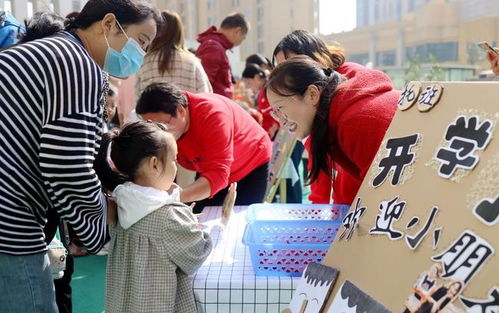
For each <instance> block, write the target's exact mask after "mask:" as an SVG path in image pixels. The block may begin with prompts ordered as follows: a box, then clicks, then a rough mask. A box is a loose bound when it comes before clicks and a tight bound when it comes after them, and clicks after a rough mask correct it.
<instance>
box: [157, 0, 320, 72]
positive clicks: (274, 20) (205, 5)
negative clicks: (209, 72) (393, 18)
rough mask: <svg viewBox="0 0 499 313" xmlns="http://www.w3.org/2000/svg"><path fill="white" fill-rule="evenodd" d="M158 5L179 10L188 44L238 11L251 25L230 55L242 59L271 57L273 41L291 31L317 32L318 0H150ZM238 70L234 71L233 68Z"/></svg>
mask: <svg viewBox="0 0 499 313" xmlns="http://www.w3.org/2000/svg"><path fill="white" fill-rule="evenodd" d="M152 1H153V3H154V4H155V5H156V6H157V7H158V8H159V9H168V10H173V11H176V12H177V13H179V15H180V16H181V17H182V21H183V22H184V27H185V29H186V39H187V40H188V44H189V45H193V46H195V45H196V44H195V40H196V37H197V35H198V34H199V33H200V32H202V31H204V30H205V29H207V28H208V27H210V26H211V25H215V26H217V27H219V26H220V23H221V22H222V20H223V19H224V18H225V16H227V15H228V14H230V13H233V12H240V13H243V14H244V15H245V17H246V18H247V19H248V21H249V22H250V24H251V29H250V31H249V33H248V36H247V37H246V40H245V41H244V42H243V44H242V45H241V47H240V48H237V49H234V54H235V56H234V55H232V56H231V59H233V60H236V61H239V63H241V61H243V60H244V59H245V58H246V57H247V56H248V55H250V54H253V53H257V52H258V53H261V54H263V55H264V56H267V57H269V58H270V57H271V56H272V52H273V50H274V47H275V46H276V44H277V43H278V42H279V41H280V40H281V39H282V38H283V37H284V36H285V35H287V34H289V33H290V32H291V31H293V30H296V29H305V30H308V31H311V32H314V33H318V32H319V1H318V0H152ZM235 72H236V73H237V71H235Z"/></svg>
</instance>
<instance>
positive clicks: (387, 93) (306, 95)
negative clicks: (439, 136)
mask: <svg viewBox="0 0 499 313" xmlns="http://www.w3.org/2000/svg"><path fill="white" fill-rule="evenodd" d="M344 66H345V65H343V67H344ZM346 73H347V77H348V79H346V77H345V76H343V75H341V74H340V72H339V71H334V70H332V69H331V68H326V67H324V66H323V65H322V64H320V63H318V62H316V61H314V60H313V59H312V58H310V57H308V56H305V55H297V54H296V53H295V56H293V57H290V58H289V59H287V60H285V61H282V63H280V64H279V65H278V66H277V67H276V68H275V69H274V70H273V71H272V73H271V75H270V78H269V81H268V84H267V97H268V99H269V102H270V104H271V107H272V109H273V111H274V113H273V114H274V115H275V116H276V118H277V119H279V120H280V122H281V123H282V124H284V125H287V126H288V128H289V129H290V130H291V131H294V132H295V133H296V134H297V136H298V138H302V139H303V138H306V137H309V140H308V142H309V143H310V146H309V147H308V149H309V155H310V162H311V164H312V166H311V171H310V175H309V179H310V182H311V183H312V184H314V183H315V182H317V181H318V180H319V179H320V180H322V181H321V183H324V185H325V186H326V187H325V188H323V189H324V190H323V191H324V194H325V196H322V197H321V201H314V202H315V203H329V199H330V193H331V181H333V185H334V186H333V188H334V192H335V194H333V201H334V202H335V203H340V204H350V203H351V202H352V201H353V198H354V197H355V195H356V193H357V190H358V189H359V187H360V185H361V183H362V180H363V179H364V176H365V175H366V172H367V170H368V168H369V166H370V165H371V162H372V160H373V158H374V156H375V154H376V152H377V150H378V147H379V145H380V143H381V140H382V139H383V137H384V134H385V132H386V129H387V128H388V126H389V125H390V122H391V119H392V117H393V114H394V112H395V109H396V102H397V100H398V95H399V94H398V92H396V91H394V90H393V88H392V85H391V82H390V80H389V78H388V77H387V76H386V75H385V74H384V73H382V72H379V71H373V70H368V69H365V68H363V67H361V66H356V65H352V64H349V65H348V71H346ZM352 73H355V74H352ZM306 146H307V145H306ZM333 170H335V171H338V170H341V171H342V172H341V173H340V175H341V176H340V177H342V179H345V177H347V178H348V180H344V181H343V182H345V181H346V182H348V183H347V184H342V185H336V184H334V183H335V179H334V178H333ZM345 175H347V176H345ZM324 180H329V182H324ZM336 187H339V188H336ZM342 188H344V189H345V190H343V189H342ZM312 192H317V190H314V189H312Z"/></svg>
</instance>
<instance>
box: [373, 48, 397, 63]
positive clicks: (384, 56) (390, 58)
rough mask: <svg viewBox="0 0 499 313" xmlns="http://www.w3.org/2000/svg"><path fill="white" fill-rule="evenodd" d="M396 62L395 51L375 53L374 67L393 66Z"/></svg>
mask: <svg viewBox="0 0 499 313" xmlns="http://www.w3.org/2000/svg"><path fill="white" fill-rule="evenodd" d="M395 62H396V53H395V50H389V51H380V52H376V65H379V66H394V65H395Z"/></svg>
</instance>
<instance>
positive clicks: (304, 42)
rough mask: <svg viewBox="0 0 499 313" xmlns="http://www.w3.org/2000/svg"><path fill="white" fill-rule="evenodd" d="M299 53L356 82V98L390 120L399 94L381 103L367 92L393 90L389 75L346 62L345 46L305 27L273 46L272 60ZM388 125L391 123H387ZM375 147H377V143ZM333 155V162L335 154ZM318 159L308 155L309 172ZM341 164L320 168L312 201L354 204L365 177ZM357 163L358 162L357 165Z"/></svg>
mask: <svg viewBox="0 0 499 313" xmlns="http://www.w3.org/2000/svg"><path fill="white" fill-rule="evenodd" d="M297 55H306V56H308V57H310V58H312V59H313V60H314V61H316V62H318V63H319V64H320V65H322V67H324V68H329V69H331V70H334V71H335V72H337V73H338V74H340V75H341V76H342V77H344V78H345V79H347V80H353V81H354V82H353V83H352V84H356V88H358V89H359V90H358V95H357V97H356V98H358V99H364V100H363V102H365V103H368V104H371V105H373V108H375V110H376V112H373V113H374V118H377V117H378V115H379V117H380V118H381V119H388V120H389V121H391V118H392V117H393V114H394V113H395V109H396V102H397V100H396V99H395V98H397V95H396V93H395V92H393V93H392V98H391V100H390V101H389V102H387V103H385V104H384V105H379V104H378V103H379V100H378V99H379V97H378V96H377V95H376V94H373V95H372V96H369V94H368V91H370V90H376V92H378V91H377V90H378V88H381V89H380V90H385V91H391V90H392V89H393V87H392V83H391V82H390V80H389V78H388V77H387V76H386V75H384V74H382V73H380V72H377V71H372V70H370V69H367V68H366V67H364V66H362V65H360V64H356V63H350V62H345V56H344V53H343V49H342V48H341V47H340V46H338V45H336V46H327V45H326V44H325V43H324V41H323V40H322V39H320V38H319V37H317V36H315V35H314V34H312V33H310V32H307V31H305V30H295V31H293V32H292V33H290V34H289V35H287V36H286V37H284V38H283V39H282V40H281V41H280V42H279V43H278V44H277V46H276V47H275V49H274V53H273V62H274V63H276V64H279V63H282V62H284V61H285V60H286V59H288V58H291V57H293V56H297ZM371 75H372V77H371ZM352 98H355V97H352ZM355 101H356V100H355ZM349 102H352V103H345V104H344V105H345V106H346V105H351V104H353V103H354V99H350V100H349ZM360 105H362V104H359V105H358V106H357V107H360ZM352 111H354V110H349V111H347V112H352ZM347 116H348V115H347ZM340 117H341V119H343V118H344V117H343V116H337V118H340ZM357 117H360V114H357ZM389 121H388V124H389ZM334 123H336V122H334ZM366 127H367V129H366V130H365V131H369V125H364V126H363V128H362V129H364V128H366ZM386 127H388V126H387V125H386ZM386 127H385V130H386ZM359 131H360V129H359V130H352V132H353V133H359ZM359 134H362V131H360V133H359ZM383 134H384V131H383ZM369 138H370V137H369V136H367V137H364V138H359V139H364V140H368V139H369ZM311 139H312V137H310V138H308V139H307V140H306V142H305V148H307V150H308V151H309V153H310V151H311V147H310V144H311ZM362 142H363V140H360V141H359V143H358V144H357V145H355V146H356V147H361V146H362ZM352 143H353V142H352ZM378 145H379V143H378ZM375 146H376V147H377V145H375ZM376 147H372V149H373V151H366V152H367V153H368V155H371V154H373V153H376V151H377V148H376ZM375 150H376V151H375ZM332 157H333V161H334V159H335V157H334V156H332ZM315 159H316V158H314V157H310V158H309V164H308V165H309V166H308V168H309V171H312V170H313V168H314V164H313V162H314V160H315ZM329 161H331V160H328V162H329ZM340 163H342V162H337V161H336V162H332V165H331V168H328V170H327V171H325V170H324V171H323V170H320V171H319V173H318V175H317V177H316V178H315V179H313V180H312V181H311V186H310V191H311V193H310V197H309V199H310V201H312V202H313V203H330V202H331V200H333V202H334V203H339V204H350V203H352V201H353V199H354V197H355V195H356V194H357V191H358V190H359V188H360V185H361V184H362V179H363V178H364V176H363V175H360V176H359V175H358V171H359V170H360V169H359V168H357V169H356V170H353V169H348V168H342V167H341V164H340ZM358 166H359V165H358V164H357V165H356V166H355V167H358ZM332 171H334V179H331V177H332V176H333V174H332V173H331V172H332ZM331 191H332V192H331Z"/></svg>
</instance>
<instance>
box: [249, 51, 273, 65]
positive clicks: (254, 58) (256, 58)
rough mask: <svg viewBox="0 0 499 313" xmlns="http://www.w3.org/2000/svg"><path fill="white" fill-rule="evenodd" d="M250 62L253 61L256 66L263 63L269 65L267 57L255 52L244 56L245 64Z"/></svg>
mask: <svg viewBox="0 0 499 313" xmlns="http://www.w3.org/2000/svg"><path fill="white" fill-rule="evenodd" d="M250 63H253V64H256V65H258V66H262V65H265V66H268V67H271V66H270V65H271V64H270V63H269V61H268V59H267V58H266V57H264V56H263V55H261V54H260V53H255V54H252V55H250V56H249V57H247V58H246V64H250Z"/></svg>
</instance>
